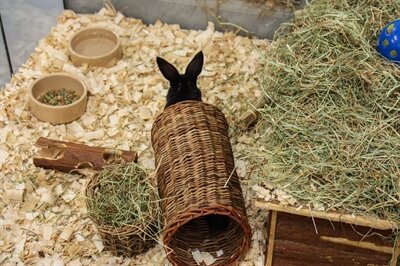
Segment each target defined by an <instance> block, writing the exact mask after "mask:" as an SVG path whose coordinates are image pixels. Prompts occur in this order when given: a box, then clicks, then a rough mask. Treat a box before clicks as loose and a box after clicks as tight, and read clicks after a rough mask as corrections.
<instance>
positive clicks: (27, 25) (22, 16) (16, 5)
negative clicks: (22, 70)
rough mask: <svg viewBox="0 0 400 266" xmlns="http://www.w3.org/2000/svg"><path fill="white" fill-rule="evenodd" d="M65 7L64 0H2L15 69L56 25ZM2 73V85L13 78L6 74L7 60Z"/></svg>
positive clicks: (3, 15) (0, 82)
mask: <svg viewBox="0 0 400 266" xmlns="http://www.w3.org/2000/svg"><path fill="white" fill-rule="evenodd" d="M63 9H64V6H63V1H62V0H0V14H1V18H2V21H3V28H4V32H5V35H6V41H7V46H8V50H9V55H10V58H11V65H12V69H13V71H14V72H15V71H18V68H19V67H20V66H21V64H22V63H24V62H25V61H26V60H27V58H28V56H29V54H31V53H32V52H33V51H34V48H35V47H36V45H37V42H38V41H39V40H40V39H41V38H43V37H44V36H46V35H47V33H48V32H49V30H50V28H51V27H52V26H53V25H55V24H56V21H57V16H58V15H59V14H60V13H61V12H62V10H63ZM0 53H1V47H0ZM2 58H3V56H2ZM0 75H1V76H0V86H2V85H3V84H4V80H8V79H9V78H5V76H3V63H1V71H0Z"/></svg>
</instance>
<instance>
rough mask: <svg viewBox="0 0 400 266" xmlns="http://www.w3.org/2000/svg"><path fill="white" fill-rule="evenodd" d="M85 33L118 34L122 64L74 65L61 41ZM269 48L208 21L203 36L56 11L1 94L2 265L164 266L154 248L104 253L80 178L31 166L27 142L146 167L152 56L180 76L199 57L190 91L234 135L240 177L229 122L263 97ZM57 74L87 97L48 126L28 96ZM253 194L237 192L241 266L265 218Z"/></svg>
mask: <svg viewBox="0 0 400 266" xmlns="http://www.w3.org/2000/svg"><path fill="white" fill-rule="evenodd" d="M89 25H90V26H105V27H107V28H109V29H112V30H114V31H115V32H116V33H118V34H119V35H120V37H121V39H122V46H123V58H122V59H121V60H120V61H119V62H118V63H117V64H116V65H115V66H113V67H110V68H101V67H91V66H87V65H84V66H80V67H76V66H74V65H72V63H71V62H70V60H69V59H68V56H67V43H68V40H69V38H70V37H71V36H72V34H74V33H75V32H76V31H78V30H79V29H81V28H84V27H86V26H89ZM268 47H269V42H268V41H266V40H257V39H249V38H247V37H238V36H235V35H234V34H232V33H220V32H216V31H214V26H213V24H211V23H210V24H209V25H208V28H207V29H206V30H204V31H196V30H182V29H180V27H179V26H178V25H167V24H163V23H161V22H156V23H155V24H154V25H149V26H146V25H144V24H143V23H142V22H141V21H140V20H137V19H133V18H126V17H124V16H123V15H122V14H120V13H117V14H115V13H114V12H112V11H110V10H107V9H102V10H101V11H100V12H99V13H98V14H95V15H77V14H75V13H74V12H72V11H68V10H67V11H65V12H63V13H62V15H61V16H60V17H59V20H58V24H57V25H56V26H55V27H53V28H52V30H51V32H50V33H49V35H48V36H47V37H46V38H44V39H42V40H41V41H40V42H39V44H38V46H37V47H36V49H35V52H34V53H33V54H32V55H31V56H30V57H29V59H28V60H27V62H26V63H25V64H24V65H23V66H22V67H21V68H20V69H19V71H18V72H17V73H15V74H14V76H13V77H12V79H11V81H10V83H8V84H7V85H6V86H5V88H4V89H3V90H1V91H0V106H1V108H0V168H1V172H0V197H1V200H0V264H2V265H22V264H27V265H29V264H35V265H53V264H54V265H70V266H72V265H104V264H118V265H169V264H168V262H167V260H166V259H165V252H164V250H163V247H162V245H161V244H158V245H156V247H154V248H152V249H151V250H149V251H148V252H146V253H145V254H142V255H139V256H137V257H135V258H131V259H126V258H121V257H114V256H112V255H111V254H110V253H109V252H105V251H103V249H104V246H103V244H102V242H101V239H100V236H99V234H98V233H97V230H96V228H95V227H94V225H93V223H92V222H91V221H90V219H88V218H87V217H86V208H85V204H84V200H83V195H84V193H83V192H84V191H83V190H84V188H85V185H86V182H87V180H86V178H85V177H84V176H79V175H72V174H71V175H68V174H62V173H58V172H55V171H50V170H44V169H40V168H35V167H34V165H33V163H32V157H33V156H35V155H37V154H38V151H39V148H37V147H35V146H34V143H35V142H36V140H37V138H39V137H48V138H53V139H57V140H63V141H75V142H82V143H85V144H88V145H96V146H103V147H109V148H118V149H131V150H134V151H137V152H138V153H139V154H140V157H139V162H140V163H142V164H143V165H144V166H145V167H147V168H150V169H154V158H153V152H152V148H151V145H150V130H151V126H152V123H153V121H154V118H155V117H156V116H157V115H158V114H159V113H160V112H162V110H163V107H164V105H165V96H166V93H167V89H166V87H167V86H168V84H167V82H166V81H165V80H164V78H163V77H162V75H161V74H160V72H159V70H158V69H157V65H156V63H155V57H156V56H162V57H164V58H165V59H167V60H169V61H170V62H172V63H173V64H175V65H176V66H178V68H179V70H180V71H183V67H185V66H186V65H187V63H188V62H189V60H190V59H191V57H192V56H193V55H194V54H195V52H197V51H199V50H200V49H201V50H203V52H204V54H205V67H204V69H203V72H202V74H201V75H200V78H199V81H198V85H199V87H200V89H201V90H202V92H203V96H204V98H203V100H204V101H205V102H209V103H212V104H215V105H216V106H218V107H220V108H221V109H222V110H223V112H224V113H225V115H226V117H227V120H228V122H229V123H230V125H231V127H232V128H231V132H232V144H233V149H234V151H235V156H236V160H237V164H238V166H237V168H238V172H239V173H241V174H243V175H247V173H248V172H249V171H248V170H247V169H246V165H247V164H246V161H245V159H240V158H239V157H240V154H241V153H240V151H241V149H244V148H246V141H248V140H246V139H244V140H240V139H239V136H238V132H239V131H238V130H237V128H236V127H235V124H236V123H237V122H238V121H236V120H237V119H238V117H239V116H240V114H242V113H243V112H244V111H245V110H246V109H248V108H249V106H250V104H251V101H253V99H256V98H258V97H259V96H260V95H261V93H260V90H259V89H258V84H259V83H260V81H259V79H260V77H259V74H258V73H259V70H260V68H262V65H261V60H260V55H262V53H264V52H265V51H267V49H268ZM60 71H64V72H67V73H70V74H73V75H76V76H78V77H80V78H82V79H83V80H84V81H85V82H86V83H87V85H88V87H89V91H90V97H89V100H88V106H87V111H86V113H85V114H84V115H83V116H82V117H81V118H80V119H79V120H77V121H74V122H72V123H69V124H66V125H50V124H48V123H45V122H41V121H38V120H37V119H36V118H35V117H33V116H32V114H31V113H30V111H29V108H28V106H27V91H28V88H29V85H30V84H31V83H32V82H33V81H34V80H35V79H37V78H38V77H40V76H41V75H44V74H47V73H53V72H60ZM235 132H236V133H235ZM249 137H251V136H249ZM242 139H243V138H242ZM251 193H253V194H254V192H251V191H249V190H247V187H246V185H245V184H244V194H245V198H246V200H247V202H248V214H249V218H250V222H251V225H252V228H253V230H254V234H253V239H252V246H251V250H250V251H249V252H248V254H247V257H246V259H245V260H244V261H243V262H241V265H263V260H264V254H263V249H264V244H265V243H264V236H263V232H262V230H261V228H262V225H263V222H264V218H265V217H263V216H261V215H259V214H258V213H257V211H256V210H255V208H254V207H253V206H252V205H251V204H250V198H251V196H252V195H253V194H251Z"/></svg>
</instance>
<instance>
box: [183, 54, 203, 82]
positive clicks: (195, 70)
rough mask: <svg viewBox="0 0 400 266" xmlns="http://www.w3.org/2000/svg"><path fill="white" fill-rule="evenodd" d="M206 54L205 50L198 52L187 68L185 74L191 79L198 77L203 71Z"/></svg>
mask: <svg viewBox="0 0 400 266" xmlns="http://www.w3.org/2000/svg"><path fill="white" fill-rule="evenodd" d="M203 63H204V56H203V52H202V51H200V52H198V53H197V54H196V55H195V56H194V57H193V59H192V61H190V63H189V65H188V66H187V68H186V71H185V76H186V77H189V78H191V79H197V77H198V76H199V75H200V73H201V69H202V68H203Z"/></svg>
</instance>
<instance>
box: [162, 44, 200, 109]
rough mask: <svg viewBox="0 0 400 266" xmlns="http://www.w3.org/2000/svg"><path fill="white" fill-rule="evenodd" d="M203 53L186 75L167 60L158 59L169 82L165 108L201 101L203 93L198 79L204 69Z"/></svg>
mask: <svg viewBox="0 0 400 266" xmlns="http://www.w3.org/2000/svg"><path fill="white" fill-rule="evenodd" d="M203 63H204V56H203V52H201V51H200V52H198V53H197V54H196V55H195V56H194V58H193V59H192V61H190V63H189V65H188V66H187V67H186V71H185V74H183V75H182V74H180V73H179V71H178V70H177V69H176V68H175V67H174V66H173V65H172V64H170V63H168V62H167V61H166V60H164V59H162V58H161V57H157V65H158V68H159V69H160V71H161V73H162V75H163V76H164V77H165V78H166V79H167V80H168V81H169V83H170V88H169V89H168V93H167V104H166V105H165V107H168V106H170V105H173V104H175V103H178V102H182V101H186V100H194V101H201V91H200V89H199V88H198V87H197V77H198V76H199V75H200V73H201V69H202V68H203Z"/></svg>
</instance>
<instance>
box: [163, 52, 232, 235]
mask: <svg viewBox="0 0 400 266" xmlns="http://www.w3.org/2000/svg"><path fill="white" fill-rule="evenodd" d="M203 63H204V56H203V52H201V51H200V52H198V53H197V54H196V55H195V56H194V58H193V59H192V61H190V63H189V65H188V66H187V67H186V71H185V74H183V75H181V74H179V71H178V70H177V69H176V68H175V67H174V66H173V65H171V64H170V63H168V62H167V61H166V60H164V59H162V58H161V57H157V65H158V68H159V69H160V71H161V73H162V74H163V76H164V77H165V78H166V79H167V80H168V81H169V82H170V88H169V90H168V93H167V104H166V105H165V108H167V107H168V106H170V105H173V104H176V103H178V102H182V101H186V100H194V101H202V100H201V91H200V89H199V88H198V87H197V77H198V76H199V75H200V73H201V70H202V68H203ZM205 220H206V222H207V224H208V227H209V229H210V230H211V231H213V232H215V233H220V232H222V233H223V232H224V231H225V229H226V228H227V227H228V226H229V218H228V217H227V216H224V215H218V214H210V215H207V216H206V217H205Z"/></svg>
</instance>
